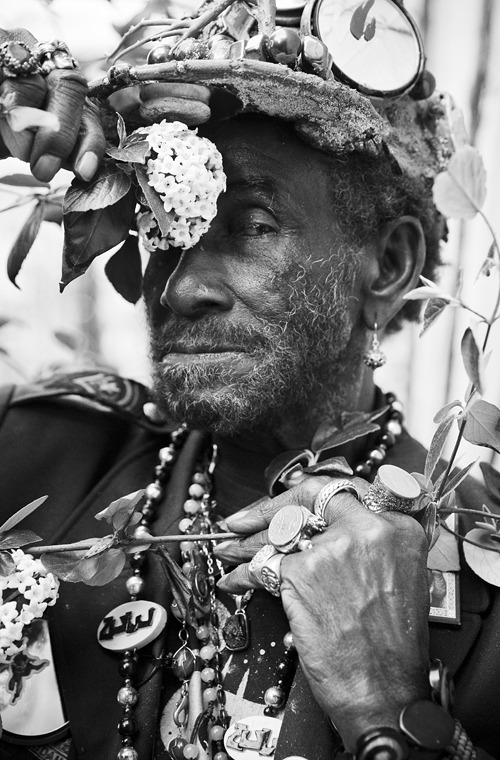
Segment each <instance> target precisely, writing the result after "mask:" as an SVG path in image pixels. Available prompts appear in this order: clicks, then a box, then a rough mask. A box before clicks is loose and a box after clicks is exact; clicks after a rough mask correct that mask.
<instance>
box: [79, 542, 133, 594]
mask: <svg viewBox="0 0 500 760" xmlns="http://www.w3.org/2000/svg"><path fill="white" fill-rule="evenodd" d="M126 559H127V557H126V555H125V554H124V553H123V551H122V550H121V549H109V550H108V551H107V552H106V553H105V554H100V555H99V556H97V557H92V558H91V559H90V560H89V559H85V560H82V562H83V563H90V562H93V565H90V564H89V565H88V566H86V568H85V570H86V573H87V577H85V578H83V579H82V580H83V582H84V583H86V584H87V586H105V585H106V583H111V581H113V580H114V579H115V578H117V577H118V576H119V575H120V573H121V571H122V570H123V568H124V567H125V562H126Z"/></svg>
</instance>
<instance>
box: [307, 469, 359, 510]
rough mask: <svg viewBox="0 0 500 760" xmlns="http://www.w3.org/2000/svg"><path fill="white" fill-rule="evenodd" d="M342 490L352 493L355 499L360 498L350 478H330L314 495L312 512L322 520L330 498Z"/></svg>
mask: <svg viewBox="0 0 500 760" xmlns="http://www.w3.org/2000/svg"><path fill="white" fill-rule="evenodd" d="M342 491H348V492H349V493H352V494H353V495H354V496H355V497H356V498H357V499H359V498H360V495H359V491H358V489H357V488H356V486H355V485H354V483H353V482H352V480H347V478H341V479H335V480H332V481H331V482H330V483H327V484H326V486H324V487H323V488H322V489H321V491H320V492H319V493H318V495H317V496H316V499H315V500H314V506H313V510H314V514H315V515H317V516H318V517H320V518H321V519H322V520H324V519H325V511H326V508H327V506H328V504H329V502H330V499H332V498H333V497H334V496H335V495H336V494H338V493H341V492H342Z"/></svg>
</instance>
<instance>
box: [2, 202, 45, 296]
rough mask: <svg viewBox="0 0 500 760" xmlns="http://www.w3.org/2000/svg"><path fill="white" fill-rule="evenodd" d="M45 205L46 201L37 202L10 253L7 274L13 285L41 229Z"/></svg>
mask: <svg viewBox="0 0 500 760" xmlns="http://www.w3.org/2000/svg"><path fill="white" fill-rule="evenodd" d="M43 207H44V201H39V202H38V203H37V204H36V206H35V208H34V210H33V213H32V214H30V216H29V217H28V219H27V220H26V222H25V223H24V225H23V227H22V228H21V231H20V233H19V235H18V236H17V238H16V241H15V243H14V245H13V246H12V248H11V251H10V253H9V258H8V259H7V274H8V277H9V280H10V281H11V282H12V283H13V285H16V277H17V275H18V274H19V270H20V269H21V267H22V265H23V262H24V260H25V258H26V256H27V255H28V253H29V252H30V250H31V246H32V245H33V243H34V242H35V240H36V236H37V235H38V232H39V231H40V225H41V223H42V219H43ZM16 287H17V285H16Z"/></svg>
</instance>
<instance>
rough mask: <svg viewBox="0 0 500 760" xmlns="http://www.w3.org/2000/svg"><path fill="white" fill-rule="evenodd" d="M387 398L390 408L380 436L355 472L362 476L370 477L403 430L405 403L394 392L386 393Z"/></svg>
mask: <svg viewBox="0 0 500 760" xmlns="http://www.w3.org/2000/svg"><path fill="white" fill-rule="evenodd" d="M385 400H386V402H387V403H388V404H389V410H388V412H387V417H386V421H385V423H384V425H383V426H382V430H381V431H380V436H379V438H378V440H377V443H376V444H375V446H374V447H373V449H372V450H371V451H370V452H369V453H368V456H367V458H366V459H365V460H364V461H362V462H359V464H357V465H356V467H355V468H354V472H355V474H356V475H358V476H359V477H360V478H365V479H369V478H370V476H371V474H372V472H373V470H374V469H377V468H378V467H380V465H381V464H383V462H384V460H385V458H386V456H387V451H388V449H390V448H392V447H393V446H394V445H395V444H396V442H397V440H398V438H399V437H400V435H401V433H402V432H403V405H402V403H401V402H400V401H398V400H397V399H396V396H395V395H394V393H386V395H385Z"/></svg>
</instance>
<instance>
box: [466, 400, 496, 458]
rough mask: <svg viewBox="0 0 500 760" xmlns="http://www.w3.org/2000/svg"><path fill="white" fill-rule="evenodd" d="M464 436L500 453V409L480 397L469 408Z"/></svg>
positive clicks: (472, 441)
mask: <svg viewBox="0 0 500 760" xmlns="http://www.w3.org/2000/svg"><path fill="white" fill-rule="evenodd" d="M464 438H465V440H466V441H469V443H474V444H476V446H485V447H486V448H488V449H493V450H494V451H496V452H498V453H500V410H499V409H498V407H496V406H495V405H494V404H490V403H488V401H483V400H482V399H479V400H478V401H475V402H474V403H473V404H472V405H471V406H470V407H469V410H468V414H467V420H466V423H465V427H464Z"/></svg>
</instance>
